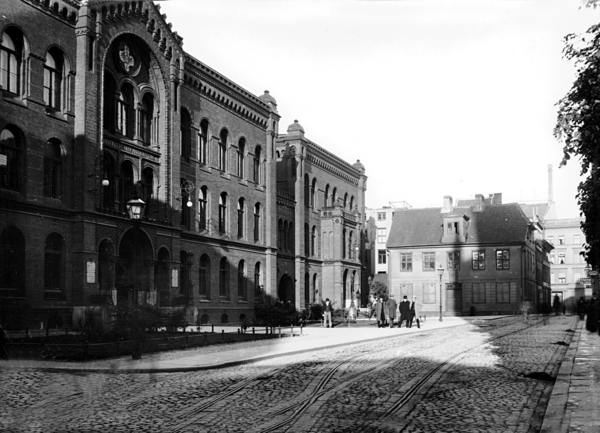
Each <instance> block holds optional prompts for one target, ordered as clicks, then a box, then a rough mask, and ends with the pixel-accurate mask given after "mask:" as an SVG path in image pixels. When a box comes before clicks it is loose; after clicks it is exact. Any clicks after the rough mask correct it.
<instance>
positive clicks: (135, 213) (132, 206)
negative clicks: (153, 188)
mask: <svg viewBox="0 0 600 433" xmlns="http://www.w3.org/2000/svg"><path fill="white" fill-rule="evenodd" d="M144 206H146V202H145V201H143V200H142V199H140V198H139V197H137V196H135V197H133V198H132V199H131V200H129V201H128V202H127V213H128V214H129V218H131V219H132V220H140V219H141V218H142V212H143V210H144Z"/></svg>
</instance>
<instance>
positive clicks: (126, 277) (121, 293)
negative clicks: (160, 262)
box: [115, 228, 154, 303]
mask: <svg viewBox="0 0 600 433" xmlns="http://www.w3.org/2000/svg"><path fill="white" fill-rule="evenodd" d="M152 257H153V254H152V244H151V243H150V240H149V239H148V237H147V236H146V234H145V233H144V232H143V231H142V230H140V229H138V228H135V229H131V230H129V231H128V232H127V233H125V235H124V236H123V238H122V239H121V243H120V244H119V260H118V261H117V268H116V284H115V286H116V288H117V302H118V303H119V302H130V303H142V302H145V299H146V296H145V292H148V291H150V288H151V287H152V285H153V284H154V272H152V270H151V268H150V266H152V265H153V264H154V260H152Z"/></svg>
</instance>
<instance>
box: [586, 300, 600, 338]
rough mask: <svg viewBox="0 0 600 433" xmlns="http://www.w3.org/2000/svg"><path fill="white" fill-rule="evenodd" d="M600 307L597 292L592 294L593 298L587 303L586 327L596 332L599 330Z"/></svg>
mask: <svg viewBox="0 0 600 433" xmlns="http://www.w3.org/2000/svg"><path fill="white" fill-rule="evenodd" d="M599 308H600V303H599V301H598V298H596V294H595V293H594V294H593V295H592V299H590V302H589V303H588V305H587V309H586V311H585V312H586V314H587V317H586V319H585V329H587V330H588V331H590V332H596V331H597V330H598V318H599V317H600V315H599V314H598V313H599V311H598V309H599Z"/></svg>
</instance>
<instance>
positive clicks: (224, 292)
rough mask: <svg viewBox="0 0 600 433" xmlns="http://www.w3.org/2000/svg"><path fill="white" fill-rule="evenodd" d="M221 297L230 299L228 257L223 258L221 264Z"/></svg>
mask: <svg viewBox="0 0 600 433" xmlns="http://www.w3.org/2000/svg"><path fill="white" fill-rule="evenodd" d="M219 296H220V297H222V298H228V297H229V262H228V261H227V258H226V257H223V258H222V259H221V263H220V264H219Z"/></svg>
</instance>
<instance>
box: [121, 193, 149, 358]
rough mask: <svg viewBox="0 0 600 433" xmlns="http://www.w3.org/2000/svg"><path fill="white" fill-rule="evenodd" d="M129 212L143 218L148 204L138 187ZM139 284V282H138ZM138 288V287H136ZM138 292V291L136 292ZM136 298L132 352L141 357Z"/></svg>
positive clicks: (137, 220) (129, 206)
mask: <svg viewBox="0 0 600 433" xmlns="http://www.w3.org/2000/svg"><path fill="white" fill-rule="evenodd" d="M126 206H127V213H128V214H129V218H131V219H132V220H134V221H135V222H136V223H139V222H140V220H141V218H142V212H143V211H144V206H146V202H144V201H143V200H142V199H140V197H139V193H138V188H135V189H134V193H133V197H132V198H131V200H129V201H128V202H127V205H126ZM135 229H136V230H137V224H136V225H135ZM136 286H137V283H136ZM136 290H137V288H136ZM135 293H137V292H135ZM135 293H134V296H135V298H137V296H136V295H135ZM135 298H134V301H135V304H136V305H134V310H133V312H134V320H135V335H134V338H135V340H134V341H135V344H134V347H133V352H132V353H131V357H132V358H133V359H141V358H142V348H141V341H140V340H141V330H140V329H139V325H140V318H139V314H138V306H137V299H135Z"/></svg>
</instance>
